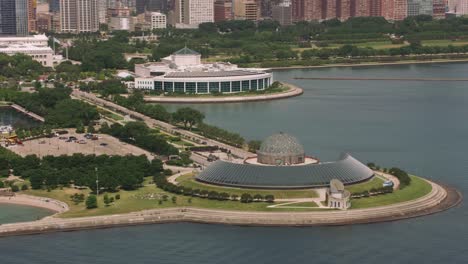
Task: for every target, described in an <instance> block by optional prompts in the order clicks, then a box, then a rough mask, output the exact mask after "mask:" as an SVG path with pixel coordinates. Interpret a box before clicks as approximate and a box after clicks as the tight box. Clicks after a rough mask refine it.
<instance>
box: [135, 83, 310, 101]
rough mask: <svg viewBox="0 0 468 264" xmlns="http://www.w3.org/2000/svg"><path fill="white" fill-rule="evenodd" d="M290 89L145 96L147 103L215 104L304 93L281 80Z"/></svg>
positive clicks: (266, 99) (278, 97) (265, 99)
mask: <svg viewBox="0 0 468 264" xmlns="http://www.w3.org/2000/svg"><path fill="white" fill-rule="evenodd" d="M281 83H282V84H284V85H286V86H288V87H289V88H290V89H289V90H287V91H284V92H280V93H272V94H260V95H251V96H249V95H240V96H224V97H223V96H216V97H215V96H213V97H166V96H145V97H144V101H145V103H160V104H213V103H246V102H259V101H269V100H278V99H286V98H290V97H295V96H299V95H301V94H303V93H304V90H303V89H302V88H299V87H297V86H295V85H292V84H290V83H285V82H281Z"/></svg>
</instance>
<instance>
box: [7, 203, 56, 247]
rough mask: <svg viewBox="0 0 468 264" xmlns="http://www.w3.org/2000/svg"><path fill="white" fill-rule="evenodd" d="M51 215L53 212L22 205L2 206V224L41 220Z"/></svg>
mask: <svg viewBox="0 0 468 264" xmlns="http://www.w3.org/2000/svg"><path fill="white" fill-rule="evenodd" d="M50 214H52V212H51V211H49V210H45V209H42V208H36V207H30V206H22V205H11V204H0V224H6V223H12V222H25V221H32V220H37V219H41V218H43V217H45V216H48V215H50ZM1 254H2V253H1V249H0V255H1Z"/></svg>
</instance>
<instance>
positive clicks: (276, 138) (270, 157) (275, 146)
mask: <svg viewBox="0 0 468 264" xmlns="http://www.w3.org/2000/svg"><path fill="white" fill-rule="evenodd" d="M257 156H258V157H257V159H258V162H259V163H262V164H268V165H277V166H281V165H291V164H300V163H304V160H305V151H304V147H303V146H302V145H301V144H300V143H299V141H298V140H297V139H296V138H295V137H293V136H291V135H288V134H286V133H282V132H280V133H277V134H274V135H272V136H270V137H268V138H266V139H265V140H264V141H263V143H262V145H261V146H260V149H259V150H258V151H257Z"/></svg>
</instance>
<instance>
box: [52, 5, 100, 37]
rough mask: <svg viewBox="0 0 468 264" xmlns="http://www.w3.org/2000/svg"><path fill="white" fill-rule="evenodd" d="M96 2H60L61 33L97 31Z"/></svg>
mask: <svg viewBox="0 0 468 264" xmlns="http://www.w3.org/2000/svg"><path fill="white" fill-rule="evenodd" d="M97 1H98V0H60V27H61V31H62V32H70V33H81V32H96V31H98V30H99V16H98V5H97Z"/></svg>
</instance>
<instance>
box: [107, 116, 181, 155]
mask: <svg viewBox="0 0 468 264" xmlns="http://www.w3.org/2000/svg"><path fill="white" fill-rule="evenodd" d="M100 132H101V133H105V134H109V135H111V136H113V137H116V138H118V139H120V140H121V141H123V142H127V143H129V144H132V145H135V146H138V147H140V148H143V149H146V150H148V151H150V152H153V153H157V154H160V155H166V156H168V155H177V154H179V150H178V149H177V148H175V147H174V146H172V145H171V144H169V143H168V142H167V141H166V138H165V137H164V136H162V135H160V134H156V133H155V131H154V130H151V129H150V128H149V127H148V126H147V125H146V124H145V123H143V122H128V123H126V124H125V125H124V126H122V125H120V124H117V123H116V124H112V125H111V126H110V127H109V126H108V125H107V124H104V125H103V126H102V127H101V129H100Z"/></svg>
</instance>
